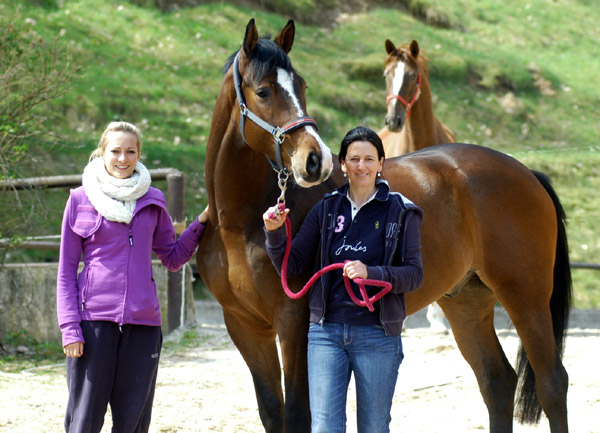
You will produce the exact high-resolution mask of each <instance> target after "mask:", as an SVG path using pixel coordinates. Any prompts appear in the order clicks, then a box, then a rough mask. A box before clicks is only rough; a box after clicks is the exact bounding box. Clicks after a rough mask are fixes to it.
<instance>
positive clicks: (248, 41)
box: [242, 18, 258, 58]
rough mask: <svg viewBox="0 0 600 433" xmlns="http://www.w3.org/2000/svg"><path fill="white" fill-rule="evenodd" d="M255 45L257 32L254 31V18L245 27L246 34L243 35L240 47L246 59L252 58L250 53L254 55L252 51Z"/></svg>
mask: <svg viewBox="0 0 600 433" xmlns="http://www.w3.org/2000/svg"><path fill="white" fill-rule="evenodd" d="M257 43H258V31H257V30H256V24H255V23H254V18H252V19H251V20H250V21H249V22H248V25H247V26H246V34H245V35H244V43H243V45H242V47H243V48H244V54H245V55H246V57H247V58H250V57H252V53H254V49H255V48H256V44H257Z"/></svg>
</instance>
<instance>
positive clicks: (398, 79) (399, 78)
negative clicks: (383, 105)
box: [390, 62, 404, 108]
mask: <svg viewBox="0 0 600 433" xmlns="http://www.w3.org/2000/svg"><path fill="white" fill-rule="evenodd" d="M403 82H404V62H398V63H396V68H395V69H394V79H393V81H392V92H391V94H392V95H399V94H400V89H402V83H403ZM390 103H391V104H392V107H393V108H395V107H396V104H397V103H398V100H397V99H392V100H391V101H390Z"/></svg>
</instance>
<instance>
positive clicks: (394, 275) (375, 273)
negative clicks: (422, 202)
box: [367, 212, 423, 293]
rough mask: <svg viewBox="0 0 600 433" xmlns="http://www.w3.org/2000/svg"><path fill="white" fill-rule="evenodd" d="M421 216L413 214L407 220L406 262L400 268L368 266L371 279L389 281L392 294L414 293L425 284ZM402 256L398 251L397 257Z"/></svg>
mask: <svg viewBox="0 0 600 433" xmlns="http://www.w3.org/2000/svg"><path fill="white" fill-rule="evenodd" d="M422 221H423V219H422V216H421V214H419V213H417V212H411V213H410V214H408V215H407V217H406V219H405V224H406V228H405V230H406V237H405V239H404V261H403V262H402V263H401V264H400V265H399V266H367V273H368V278H369V279H375V280H382V281H389V282H390V283H392V292H391V293H408V292H414V291H415V290H417V289H418V288H419V287H421V284H422V283H423V259H422V257H421V222H422ZM398 254H401V252H400V251H396V255H398Z"/></svg>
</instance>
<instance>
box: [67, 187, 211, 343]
mask: <svg viewBox="0 0 600 433" xmlns="http://www.w3.org/2000/svg"><path fill="white" fill-rule="evenodd" d="M203 232H204V225H203V224H201V223H199V222H198V221H197V220H194V222H193V223H191V224H190V225H189V226H188V228H187V229H186V230H185V231H184V232H183V234H182V235H181V237H180V238H179V239H178V240H175V229H174V228H173V223H172V222H171V218H170V216H169V214H168V212H167V202H166V199H165V196H164V194H163V193H162V191H160V190H159V189H156V188H152V187H150V189H149V190H148V192H147V193H146V194H145V195H144V196H142V197H141V198H139V199H138V201H137V203H136V207H135V211H134V212H133V218H132V220H131V222H130V223H129V224H125V223H118V222H114V221H109V220H107V219H105V218H104V217H102V216H101V215H100V214H99V213H98V212H97V211H96V209H95V208H94V206H93V205H92V204H91V203H90V201H89V199H88V197H87V195H86V194H85V191H84V189H83V187H79V188H76V189H74V190H71V194H70V196H69V200H68V201H67V205H66V207H65V212H64V215H63V222H62V230H61V233H62V234H61V243H60V259H59V263H58V280H57V296H56V303H57V313H58V324H59V326H60V329H61V332H62V344H63V346H66V345H67V344H71V343H77V342H84V340H83V336H82V334H81V327H80V322H81V321H82V320H102V321H110V322H115V323H118V324H120V325H122V324H126V323H129V324H137V325H149V326H160V325H161V315H160V305H159V303H158V294H157V292H156V284H155V282H154V275H153V273H152V252H154V253H155V254H156V256H157V257H158V258H159V259H160V261H161V262H162V264H163V265H165V266H166V267H167V268H168V269H169V270H170V271H176V270H178V269H180V268H181V267H182V266H183V265H184V264H185V263H186V262H187V261H188V260H189V259H190V258H191V257H192V255H193V254H194V251H195V250H196V247H197V245H198V242H199V240H200V238H201V237H202V233H203ZM82 254H83V265H84V266H83V270H82V271H81V273H79V275H78V268H79V262H80V260H81V257H82Z"/></svg>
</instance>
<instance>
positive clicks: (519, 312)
mask: <svg viewBox="0 0 600 433" xmlns="http://www.w3.org/2000/svg"><path fill="white" fill-rule="evenodd" d="M532 292H533V293H535V290H533V289H531V288H530V291H529V292H527V293H532ZM500 301H501V303H502V305H503V306H504V308H505V309H506V311H507V312H508V314H509V316H510V318H511V320H512V321H513V324H514V325H515V328H516V330H517V332H518V333H519V337H520V338H521V344H522V346H523V348H524V350H525V352H526V354H527V360H528V361H529V365H528V366H527V368H531V369H532V370H533V373H534V374H535V378H534V376H533V375H531V372H529V373H528V372H525V375H526V378H525V380H524V383H525V385H524V386H523V388H527V387H528V386H530V387H535V394H533V393H531V392H530V393H529V394H528V395H527V394H526V393H524V391H521V395H520V396H519V399H520V401H523V402H525V403H524V404H523V403H522V404H521V405H520V407H521V409H522V414H521V418H522V419H523V421H524V422H530V423H537V421H538V420H539V415H536V414H537V413H539V410H538V411H537V412H536V411H535V407H539V405H541V408H542V409H543V410H544V413H545V414H546V417H547V418H548V422H549V424H550V431H551V432H552V433H565V432H567V431H568V425H567V388H568V385H569V381H568V375H567V372H566V370H565V368H564V366H563V364H562V361H561V359H560V354H559V353H558V350H557V345H556V341H555V338H554V334H553V331H552V327H553V325H552V317H551V312H550V308H549V307H548V304H547V303H544V304H543V305H542V304H541V303H540V302H539V301H538V302H533V301H530V300H529V299H528V298H527V297H525V296H521V297H520V299H517V300H514V299H512V298H509V299H500ZM528 374H529V375H530V377H529V381H530V382H531V383H529V384H528V383H527V375H528ZM536 397H537V401H539V405H538V403H537V402H536V400H535V399H536ZM532 408H533V409H532Z"/></svg>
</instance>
